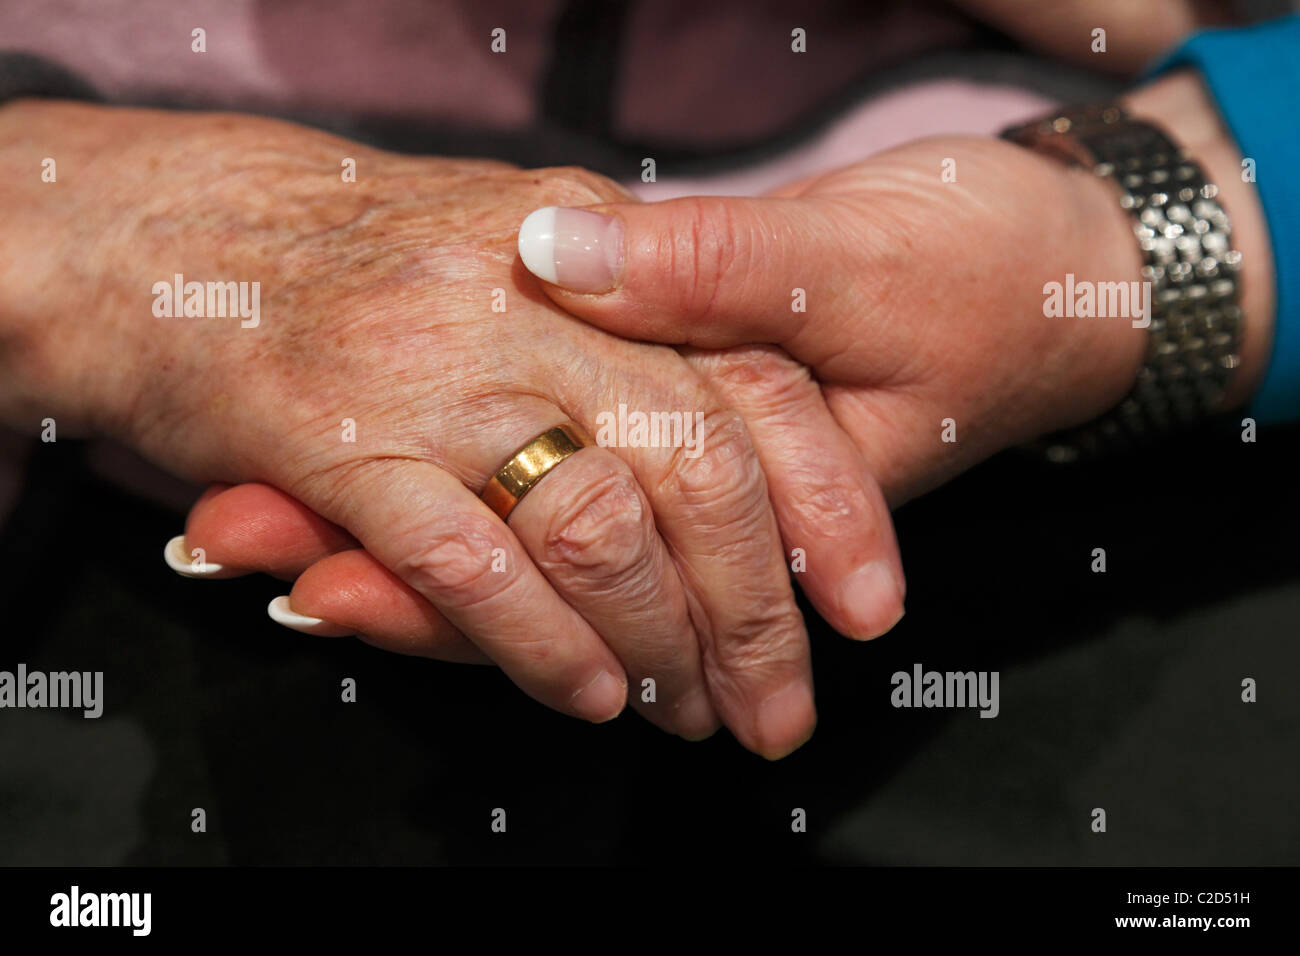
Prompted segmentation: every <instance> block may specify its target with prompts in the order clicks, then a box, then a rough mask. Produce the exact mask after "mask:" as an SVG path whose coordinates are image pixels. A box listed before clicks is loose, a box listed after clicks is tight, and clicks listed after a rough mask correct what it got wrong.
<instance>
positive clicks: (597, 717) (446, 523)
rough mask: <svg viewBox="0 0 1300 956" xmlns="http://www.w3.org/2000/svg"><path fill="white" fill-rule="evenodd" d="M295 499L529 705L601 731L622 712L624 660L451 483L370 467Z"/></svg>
mask: <svg viewBox="0 0 1300 956" xmlns="http://www.w3.org/2000/svg"><path fill="white" fill-rule="evenodd" d="M579 454H581V452H580V453H579ZM563 466H564V463H563V462H562V463H561V464H560V465H559V466H558V467H563ZM293 490H294V493H295V494H296V495H297V496H298V497H300V498H301V499H302V500H303V501H304V503H306V504H308V505H309V506H312V507H315V508H318V509H319V510H320V512H321V513H322V514H323V515H325V516H326V517H329V518H331V519H333V520H334V521H336V523H338V524H339V525H341V526H342V527H345V528H348V529H350V530H351V531H352V533H353V534H354V535H355V536H356V538H357V539H358V540H359V541H360V542H361V544H362V545H363V547H365V549H366V550H367V551H369V552H370V553H371V554H373V555H374V556H375V557H376V558H378V559H379V561H380V562H381V563H382V564H383V565H384V566H385V567H387V568H388V569H389V570H391V571H393V572H394V573H395V574H396V575H397V576H398V577H399V578H400V579H401V580H403V581H405V582H406V584H408V585H409V586H410V587H411V588H412V589H413V590H415V591H416V592H418V593H419V594H420V595H421V596H423V597H424V598H425V599H426V600H427V601H429V602H430V603H431V604H433V606H434V607H436V608H437V609H438V610H439V611H440V612H441V613H442V615H443V616H444V617H445V618H446V619H447V620H448V621H450V622H451V624H452V626H453V627H455V628H456V629H457V630H459V631H460V632H461V633H462V634H465V635H466V636H467V637H468V638H470V639H471V640H472V641H473V642H474V643H475V644H476V645H477V646H478V648H479V649H480V650H482V651H483V653H484V654H486V655H487V656H488V657H489V658H491V659H492V660H493V661H495V662H496V663H497V664H498V665H500V667H501V668H502V670H504V671H505V672H506V674H507V675H508V676H509V677H510V679H511V680H513V681H514V682H515V683H516V684H517V685H518V686H519V687H520V688H521V689H522V690H523V691H524V692H525V693H527V694H529V695H530V696H532V697H534V698H535V699H536V700H539V701H541V702H542V703H543V704H546V705H547V706H549V707H552V708H554V709H556V710H558V711H561V712H563V713H568V714H572V715H573V716H576V717H581V718H583V719H586V720H591V721H594V722H602V721H605V720H610V719H612V718H613V717H615V716H617V715H618V714H619V713H620V712H621V711H622V709H623V707H624V705H625V704H626V699H627V678H626V675H625V674H624V671H623V668H622V665H621V664H620V663H619V660H618V658H617V657H616V656H615V655H614V653H613V652H612V651H611V650H610V649H609V648H608V647H607V646H606V645H605V643H604V641H602V640H601V638H600V635H599V634H597V633H596V632H595V631H594V630H593V629H592V628H591V626H590V625H588V624H587V622H586V621H584V620H583V619H582V617H581V616H580V615H579V614H578V613H577V612H576V611H574V609H573V608H571V607H570V606H569V605H568V604H566V603H565V602H564V601H563V600H562V599H561V598H560V596H559V595H557V594H556V593H555V591H554V589H553V588H552V587H551V585H550V584H549V583H548V582H547V581H546V579H545V578H544V577H543V576H542V574H541V572H540V571H538V569H537V568H536V566H535V565H534V564H533V562H532V561H531V560H530V559H529V557H528V554H527V552H525V551H524V549H523V546H522V545H521V544H520V543H519V540H518V538H516V537H515V536H514V535H513V534H512V533H511V531H510V529H509V528H507V527H506V525H505V524H504V523H503V522H502V521H501V520H500V519H499V518H498V517H497V516H496V515H495V514H494V513H493V512H492V511H491V510H490V509H488V507H487V506H486V505H485V504H484V503H483V502H482V501H480V500H479V499H478V498H477V497H476V496H475V495H474V494H473V493H472V492H470V491H469V490H468V489H467V488H466V487H465V486H464V485H463V484H461V483H460V481H458V480H457V479H456V478H455V477H453V476H452V475H451V474H449V473H448V472H446V471H444V470H442V469H441V468H439V467H437V466H436V465H432V464H429V463H427V462H422V461H415V460H409V459H387V460H376V461H364V462H362V463H361V464H360V465H358V466H354V467H351V468H349V469H347V470H341V471H339V472H336V473H331V472H326V473H324V474H321V475H318V476H316V477H314V478H312V479H311V480H309V481H307V482H306V483H304V484H303V486H302V488H301V489H298V488H295V489H293Z"/></svg>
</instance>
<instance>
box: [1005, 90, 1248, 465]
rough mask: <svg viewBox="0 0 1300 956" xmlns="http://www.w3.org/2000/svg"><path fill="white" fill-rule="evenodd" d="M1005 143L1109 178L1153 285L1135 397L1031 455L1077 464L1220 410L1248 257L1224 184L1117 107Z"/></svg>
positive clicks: (1062, 114) (1075, 113) (1045, 123)
mask: <svg viewBox="0 0 1300 956" xmlns="http://www.w3.org/2000/svg"><path fill="white" fill-rule="evenodd" d="M1002 137H1003V138H1005V139H1008V140H1010V141H1011V142H1014V143H1018V144H1020V145H1022V146H1026V147H1028V148H1030V149H1034V150H1036V151H1038V152H1041V153H1045V154H1047V155H1051V156H1055V157H1056V158H1058V159H1061V160H1063V161H1065V162H1067V163H1069V164H1071V165H1076V166H1081V167H1084V168H1087V169H1091V171H1092V172H1093V173H1094V174H1095V175H1097V176H1102V177H1108V178H1110V179H1112V180H1114V181H1115V182H1116V183H1117V184H1118V186H1119V199H1118V201H1119V203H1120V206H1121V207H1122V208H1124V209H1126V210H1128V211H1129V212H1130V214H1131V215H1132V217H1133V231H1134V235H1135V236H1136V238H1137V241H1138V246H1139V248H1140V249H1141V252H1142V262H1143V265H1142V274H1141V278H1142V280H1143V281H1144V282H1149V283H1150V286H1151V298H1150V302H1151V314H1150V326H1149V328H1148V329H1147V337H1148V339H1147V349H1146V356H1145V359H1144V361H1143V365H1142V368H1141V369H1140V370H1139V372H1138V375H1137V380H1136V382H1135V383H1134V386H1133V388H1132V390H1131V391H1130V392H1129V394H1128V396H1127V397H1126V398H1124V400H1123V401H1121V402H1120V403H1119V405H1117V406H1116V407H1115V408H1113V409H1112V410H1110V411H1109V412H1107V413H1105V414H1104V415H1102V416H1101V417H1100V418H1098V419H1095V420H1094V421H1092V422H1089V423H1086V424H1084V425H1080V426H1078V427H1076V428H1072V429H1069V430H1067V431H1064V432H1060V433H1057V434H1053V435H1048V436H1045V437H1044V438H1042V439H1040V440H1039V441H1037V442H1035V443H1034V445H1033V446H1032V447H1033V448H1035V449H1036V450H1038V451H1041V452H1042V453H1043V454H1045V455H1046V457H1047V458H1048V459H1049V460H1051V461H1055V462H1070V461H1075V460H1079V459H1081V458H1090V457H1096V456H1098V455H1100V454H1103V453H1105V452H1109V451H1114V450H1118V449H1121V448H1123V447H1126V446H1131V445H1133V444H1136V443H1137V442H1138V441H1141V440H1143V439H1146V438H1149V437H1151V436H1154V435H1159V434H1162V433H1168V432H1172V431H1176V430H1179V429H1185V428H1188V427H1190V426H1192V425H1195V424H1197V423H1198V422H1199V421H1201V420H1203V419H1204V418H1206V417H1208V416H1209V415H1212V414H1213V413H1215V412H1216V411H1217V410H1218V408H1219V405H1220V403H1221V402H1222V399H1223V393H1224V391H1225V389H1226V387H1227V385H1228V382H1229V381H1230V378H1231V375H1232V372H1233V370H1234V369H1236V367H1237V366H1238V365H1239V364H1240V360H1241V359H1240V346H1241V332H1242V314H1241V307H1240V304H1239V300H1240V290H1239V288H1238V272H1239V269H1240V265H1241V253H1240V252H1238V251H1237V250H1235V249H1233V248H1232V245H1231V234H1232V230H1231V225H1230V222H1229V220H1228V215H1227V213H1226V212H1225V211H1224V209H1223V207H1222V206H1221V205H1220V204H1219V203H1218V201H1217V197H1218V192H1219V191H1218V187H1217V186H1215V185H1214V184H1213V183H1211V182H1209V181H1208V180H1207V179H1206V176H1205V173H1204V172H1203V171H1202V169H1201V167H1200V166H1199V165H1198V164H1197V163H1196V162H1195V161H1194V160H1193V159H1191V157H1190V156H1188V154H1187V153H1186V151H1185V150H1183V149H1182V148H1180V147H1178V146H1177V145H1175V144H1174V143H1173V142H1172V141H1171V140H1170V139H1169V138H1168V137H1167V136H1166V135H1165V133H1164V132H1163V131H1162V130H1160V129H1159V128H1158V127H1156V126H1154V125H1152V124H1150V123H1147V122H1144V121H1141V120H1136V119H1133V118H1132V117H1130V116H1128V115H1127V114H1126V113H1125V112H1124V111H1123V109H1122V108H1121V107H1119V106H1117V105H1104V106H1083V107H1073V108H1069V109H1063V110H1059V111H1057V112H1055V113H1052V114H1051V115H1049V116H1046V117H1043V118H1041V119H1039V120H1036V121H1034V122H1031V123H1026V124H1024V125H1021V126H1014V127H1010V128H1008V129H1006V130H1003V132H1002ZM1084 321H1087V320H1084Z"/></svg>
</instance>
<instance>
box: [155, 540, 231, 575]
mask: <svg viewBox="0 0 1300 956" xmlns="http://www.w3.org/2000/svg"><path fill="white" fill-rule="evenodd" d="M163 560H164V561H166V562H167V567H169V568H171V569H172V570H173V571H175V572H176V573H177V574H179V575H181V576H182V577H186V578H212V577H216V576H217V575H218V574H220V573H221V572H222V571H224V570H225V567H224V566H223V565H220V564H214V563H213V562H211V561H205V562H204V563H203V564H201V565H198V566H195V564H194V558H193V556H192V555H191V554H190V550H189V547H188V546H187V545H186V544H185V535H183V534H178V535H177V536H176V537H174V538H172V539H171V540H170V541H168V542H167V546H166V547H165V548H163Z"/></svg>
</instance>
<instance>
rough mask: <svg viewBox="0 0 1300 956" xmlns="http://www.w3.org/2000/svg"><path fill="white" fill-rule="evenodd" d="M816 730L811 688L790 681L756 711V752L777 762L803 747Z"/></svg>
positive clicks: (798, 682) (806, 683)
mask: <svg viewBox="0 0 1300 956" xmlns="http://www.w3.org/2000/svg"><path fill="white" fill-rule="evenodd" d="M816 727H817V708H816V707H814V706H813V696H812V687H811V686H809V684H808V682H807V681H805V680H796V681H792V682H791V683H789V684H787V685H786V686H785V687H783V688H781V689H780V690H779V691H777V692H776V693H775V694H772V695H771V696H770V697H768V698H767V699H766V700H764V701H763V703H762V704H761V705H760V706H759V708H758V752H759V753H760V754H761V755H762V756H764V757H766V758H767V759H768V760H780V759H781V758H782V757H784V756H787V755H788V754H791V753H793V752H794V751H796V750H798V749H799V748H800V747H802V746H803V745H804V744H806V743H807V742H808V739H809V738H810V737H812V735H813V731H814V730H815V729H816Z"/></svg>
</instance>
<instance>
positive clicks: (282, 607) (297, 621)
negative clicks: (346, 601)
mask: <svg viewBox="0 0 1300 956" xmlns="http://www.w3.org/2000/svg"><path fill="white" fill-rule="evenodd" d="M266 613H267V614H269V615H270V616H271V620H273V621H275V623H276V624H283V625H284V626H285V627H287V628H290V629H291V630H295V631H301V632H302V633H303V634H315V635H316V636H317V637H348V636H350V635H351V634H352V633H353V632H352V630H350V629H349V628H346V627H339V625H337V624H331V623H330V622H329V621H324V620H321V619H320V618H318V617H308V616H307V615H306V614H299V613H298V612H297V611H295V610H294V609H293V608H291V607H289V596H288V595H287V594H286V595H284V596H283V597H278V598H275V599H274V600H272V601H271V603H270V604H268V605H267V607H266Z"/></svg>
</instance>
